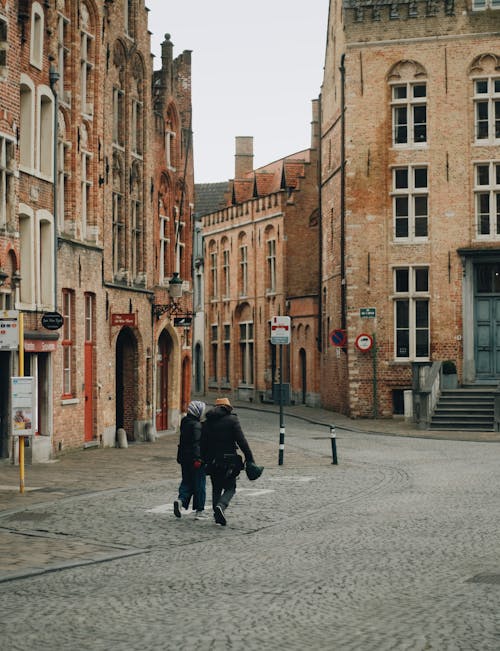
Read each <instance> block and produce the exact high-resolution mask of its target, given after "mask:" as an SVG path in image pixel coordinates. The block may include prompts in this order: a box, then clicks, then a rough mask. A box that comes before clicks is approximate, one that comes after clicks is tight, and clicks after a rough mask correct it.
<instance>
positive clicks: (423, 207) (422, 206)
mask: <svg viewBox="0 0 500 651" xmlns="http://www.w3.org/2000/svg"><path fill="white" fill-rule="evenodd" d="M414 204H415V216H416V217H423V216H427V195H425V196H423V197H414Z"/></svg>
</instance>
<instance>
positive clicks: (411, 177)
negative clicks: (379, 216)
mask: <svg viewBox="0 0 500 651" xmlns="http://www.w3.org/2000/svg"><path fill="white" fill-rule="evenodd" d="M421 170H425V171H426V177H427V178H426V181H427V184H426V186H418V187H416V184H415V178H416V172H418V171H421ZM400 171H406V174H407V178H408V183H407V187H399V188H398V187H396V184H397V181H396V179H397V176H398V172H400ZM391 197H392V214H393V237H394V242H405V243H406V242H426V241H428V239H429V166H428V165H407V166H406V165H405V166H402V165H398V166H395V167H393V168H392V192H391ZM404 198H406V200H407V213H408V214H407V216H406V221H407V228H408V234H407V235H397V222H398V220H400V221H403V219H404V217H401V216H399V215H398V214H397V212H398V205H399V200H400V199H404ZM422 198H425V204H426V206H425V207H426V214H425V215H424V214H418V215H417V211H419V210H421V206H420V201H419V200H420V199H422ZM419 220H421V221H422V222H423V221H425V225H426V228H425V230H426V234H425V235H417V234H416V230H417V224H418V222H419Z"/></svg>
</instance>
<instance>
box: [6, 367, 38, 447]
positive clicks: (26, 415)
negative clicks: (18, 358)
mask: <svg viewBox="0 0 500 651" xmlns="http://www.w3.org/2000/svg"><path fill="white" fill-rule="evenodd" d="M34 387H35V378H33V377H30V376H27V377H12V378H11V396H12V399H11V405H12V412H11V413H12V418H11V421H12V423H11V424H12V435H13V436H33V434H34V433H35V430H34V422H33V419H34V416H35V391H34Z"/></svg>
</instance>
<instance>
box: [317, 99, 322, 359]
mask: <svg viewBox="0 0 500 651" xmlns="http://www.w3.org/2000/svg"><path fill="white" fill-rule="evenodd" d="M322 120H323V111H322V94H321V93H320V94H319V97H318V122H319V142H318V188H319V197H318V222H319V223H318V226H319V256H318V258H319V279H318V280H319V282H318V289H319V292H318V293H319V296H318V339H317V348H318V351H319V352H320V353H321V351H322V350H323V208H322V196H323V182H322V178H321V175H322V170H323V165H322V161H323V158H322V152H323V140H322V133H321V127H322Z"/></svg>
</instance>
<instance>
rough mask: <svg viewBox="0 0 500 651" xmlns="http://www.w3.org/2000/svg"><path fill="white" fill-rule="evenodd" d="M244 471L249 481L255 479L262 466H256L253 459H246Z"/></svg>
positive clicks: (260, 472)
mask: <svg viewBox="0 0 500 651" xmlns="http://www.w3.org/2000/svg"><path fill="white" fill-rule="evenodd" d="M245 472H246V473H247V477H248V479H249V480H250V481H255V480H256V479H258V478H259V477H260V476H261V475H262V473H263V472H264V466H258V465H257V464H256V463H254V462H253V461H247V462H246V464H245Z"/></svg>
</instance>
